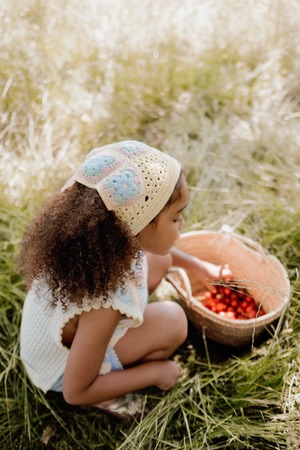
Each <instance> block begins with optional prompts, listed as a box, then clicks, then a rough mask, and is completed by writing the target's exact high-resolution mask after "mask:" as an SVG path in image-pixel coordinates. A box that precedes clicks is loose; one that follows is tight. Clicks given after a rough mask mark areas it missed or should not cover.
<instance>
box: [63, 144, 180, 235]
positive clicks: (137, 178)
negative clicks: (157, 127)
mask: <svg viewBox="0 0 300 450" xmlns="http://www.w3.org/2000/svg"><path fill="white" fill-rule="evenodd" d="M180 171H181V165H180V163H179V162H178V161H177V160H176V159H174V158H172V157H171V156H169V155H167V154H165V153H163V152H161V151H159V150H156V149H155V148H152V147H149V146H148V145H146V144H143V143H142V142H138V141H123V142H118V143H114V144H110V145H105V146H104V147H100V148H95V149H94V150H92V151H91V152H90V153H89V154H88V155H87V157H86V159H85V161H84V163H83V164H82V165H81V166H80V168H79V169H78V170H77V171H76V172H75V174H74V175H73V176H72V178H70V180H69V181H68V182H67V183H66V184H65V186H64V187H63V188H62V190H65V189H67V188H68V187H70V186H72V184H74V182H75V181H77V182H79V183H81V184H84V185H85V186H87V187H89V188H91V189H96V190H97V191H98V193H99V195H100V197H101V198H102V200H103V202H104V204H105V206H106V207H107V209H108V210H113V211H114V212H115V214H116V215H117V216H118V217H119V218H120V219H121V220H122V221H123V222H125V223H126V224H127V225H128V226H129V228H130V230H131V232H132V233H133V235H137V234H138V233H139V232H140V231H141V230H142V229H143V228H145V226H146V225H148V223H150V222H151V220H152V219H154V217H155V216H157V214H158V213H159V212H160V211H161V210H162V208H163V207H164V206H165V204H166V203H167V201H168V200H169V198H170V197H171V195H172V193H173V190H174V187H175V185H176V183H177V181H178V178H179V175H180Z"/></svg>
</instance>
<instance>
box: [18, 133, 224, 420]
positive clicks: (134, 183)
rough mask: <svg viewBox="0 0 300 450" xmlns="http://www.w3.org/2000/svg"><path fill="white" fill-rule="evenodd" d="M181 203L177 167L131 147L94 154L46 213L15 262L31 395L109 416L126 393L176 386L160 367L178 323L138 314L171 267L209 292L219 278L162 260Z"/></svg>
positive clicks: (168, 253) (187, 263)
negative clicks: (53, 394) (58, 397)
mask: <svg viewBox="0 0 300 450" xmlns="http://www.w3.org/2000/svg"><path fill="white" fill-rule="evenodd" d="M187 202H188V188H187V184H186V180H185V177H184V175H183V172H182V170H181V166H180V164H179V162H178V161H176V160H175V159H174V158H172V157H170V156H169V155H166V154H165V153H163V152H160V151H158V150H156V149H154V148H151V147H149V146H147V145H145V144H143V143H141V142H135V141H124V142H119V143H116V144H111V145H107V146H105V147H102V148H96V149H94V150H93V151H92V152H90V153H89V155H88V156H87V158H86V160H85V161H84V162H83V164H82V165H81V167H80V168H79V169H78V170H77V171H76V173H75V174H74V175H73V177H72V178H71V179H70V180H69V181H68V183H67V184H66V185H65V186H64V188H63V189H62V191H61V192H59V193H56V194H55V195H54V196H53V197H52V198H51V199H50V200H49V201H48V202H47V204H46V206H45V207H44V208H43V209H42V210H41V212H40V213H39V214H38V215H37V217H36V218H35V219H34V220H33V222H32V223H31V225H30V226H29V229H28V230H27V232H26V234H25V236H24V239H23V243H22V248H21V252H20V258H19V263H20V268H21V271H22V272H23V274H24V276H25V279H26V281H27V284H28V288H29V291H28V294H27V297H26V300H25V303H24V308H23V314H22V324H21V335H20V338H21V359H22V361H23V363H24V366H25V368H26V370H27V373H28V375H29V377H30V378H31V380H32V382H33V383H34V384H35V385H36V386H37V387H39V388H40V389H42V390H43V391H44V392H47V391H49V390H55V391H60V392H62V393H63V396H64V399H65V400H66V402H68V403H70V404H72V405H81V406H84V405H94V406H98V407H99V408H102V409H107V410H110V411H112V412H115V413H117V412H118V408H119V409H120V402H119V404H118V402H117V406H116V402H115V399H122V398H124V397H122V396H124V395H125V394H127V393H130V392H133V391H136V390H140V389H143V388H145V387H148V386H157V387H158V388H160V389H162V390H168V389H170V388H172V387H173V386H174V385H175V383H176V382H177V380H178V377H179V375H180V369H179V366H178V364H176V363H175V362H174V361H172V360H170V359H169V357H170V356H171V355H172V354H173V353H174V351H175V350H176V349H177V348H178V346H180V345H181V344H182V343H183V342H184V341H185V339H186V336H187V319H186V316H185V313H184V311H183V310H182V308H181V307H180V306H179V305H178V304H177V303H176V302H171V301H164V302H157V303H151V304H149V305H147V296H148V286H149V290H150V292H152V291H153V290H154V289H155V288H156V286H157V285H158V284H159V282H160V280H161V279H162V277H163V276H164V274H165V273H166V271H167V269H168V267H169V266H170V265H171V264H173V265H181V266H182V267H185V268H189V269H191V270H193V271H195V272H197V273H198V275H199V277H201V279H202V280H203V282H204V283H205V284H206V285H207V286H208V287H209V288H210V289H211V290H213V289H214V288H213V286H212V285H210V280H216V279H219V278H220V277H221V275H223V276H226V275H228V274H229V275H230V271H229V269H226V268H225V270H224V271H223V273H221V268H220V267H218V266H214V265H212V264H209V263H206V262H204V261H200V260H199V259H198V258H193V257H191V256H188V255H186V254H184V253H182V252H179V251H178V250H176V249H174V248H173V246H174V244H175V242H176V241H177V239H178V238H179V232H180V230H181V228H182V226H183V219H182V211H183V209H184V208H185V207H186V205H187ZM146 253H147V257H146ZM147 258H148V265H149V276H148V269H147ZM147 276H148V279H147ZM147 283H148V286H147ZM135 412H136V411H135Z"/></svg>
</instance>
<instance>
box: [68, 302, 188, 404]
mask: <svg viewBox="0 0 300 450" xmlns="http://www.w3.org/2000/svg"><path fill="white" fill-rule="evenodd" d="M120 317H121V314H120V313H119V312H118V311H114V310H113V309H111V308H108V309H106V308H100V309H99V310H91V311H90V312H84V313H82V314H81V315H80V316H79V323H78V328H77V331H76V335H75V337H74V340H73V343H72V346H71V348H70V352H69V357H68V361H67V365H66V369H65V373H64V379H63V395H64V398H65V400H66V401H67V402H68V403H70V404H74V405H92V404H96V403H100V402H102V401H105V400H110V399H112V398H115V397H119V396H121V395H124V394H126V393H128V392H133V391H135V390H138V389H143V388H145V387H148V386H154V385H155V386H157V387H159V388H160V389H163V390H167V389H170V388H171V387H173V386H174V385H175V383H176V381H177V379H178V376H179V369H178V366H177V364H176V363H174V362H173V361H169V360H161V361H160V360H156V361H148V362H141V363H140V364H139V365H137V366H134V367H131V368H128V369H124V370H120V371H116V372H111V373H108V374H106V375H99V371H100V367H101V365H102V362H103V359H104V356H105V352H106V349H107V346H108V343H109V341H110V338H111V336H112V334H113V332H114V330H115V328H116V326H117V324H118V322H119V320H120Z"/></svg>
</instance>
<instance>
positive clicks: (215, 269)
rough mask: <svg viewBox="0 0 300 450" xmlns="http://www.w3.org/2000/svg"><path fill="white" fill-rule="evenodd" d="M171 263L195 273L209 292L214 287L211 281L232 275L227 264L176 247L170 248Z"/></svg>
mask: <svg viewBox="0 0 300 450" xmlns="http://www.w3.org/2000/svg"><path fill="white" fill-rule="evenodd" d="M171 256H172V265H173V266H178V267H182V268H183V269H186V270H189V271H190V272H193V273H195V274H196V275H197V276H198V277H199V279H200V280H201V282H202V283H203V284H204V286H205V287H206V288H207V289H208V290H210V291H211V292H215V291H216V288H215V287H214V286H213V285H212V284H211V281H217V280H220V279H229V278H231V277H232V273H231V270H230V268H229V266H228V264H224V265H216V264H212V263H210V262H208V261H203V260H202V259H200V258H198V257H196V256H193V255H190V254H189V253H185V252H183V251H182V250H179V249H178V248H176V247H173V248H172V249H171Z"/></svg>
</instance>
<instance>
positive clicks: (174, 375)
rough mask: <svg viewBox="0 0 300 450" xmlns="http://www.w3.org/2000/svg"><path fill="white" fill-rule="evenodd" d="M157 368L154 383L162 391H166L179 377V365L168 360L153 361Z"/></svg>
mask: <svg viewBox="0 0 300 450" xmlns="http://www.w3.org/2000/svg"><path fill="white" fill-rule="evenodd" d="M153 363H154V364H155V365H156V370H157V382H156V383H155V385H156V386H157V387H158V388H159V389H161V390H162V391H168V390H169V389H171V388H172V387H174V386H175V384H176V383H177V380H178V378H179V377H180V367H179V365H178V364H177V363H176V362H174V361H170V360H164V361H155V362H153Z"/></svg>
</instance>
